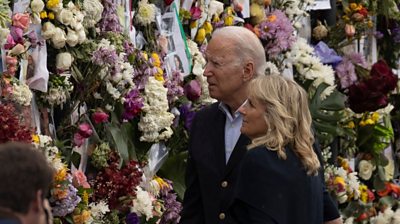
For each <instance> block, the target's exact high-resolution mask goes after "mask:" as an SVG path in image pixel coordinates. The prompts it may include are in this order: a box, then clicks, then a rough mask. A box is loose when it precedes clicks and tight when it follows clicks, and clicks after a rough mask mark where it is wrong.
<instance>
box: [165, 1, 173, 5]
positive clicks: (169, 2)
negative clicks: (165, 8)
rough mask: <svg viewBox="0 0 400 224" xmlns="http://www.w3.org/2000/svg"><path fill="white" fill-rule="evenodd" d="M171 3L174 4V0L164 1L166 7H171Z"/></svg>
mask: <svg viewBox="0 0 400 224" xmlns="http://www.w3.org/2000/svg"><path fill="white" fill-rule="evenodd" d="M172 2H174V0H164V3H165V4H166V5H171V3H172Z"/></svg>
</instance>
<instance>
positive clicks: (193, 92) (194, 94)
mask: <svg viewBox="0 0 400 224" xmlns="http://www.w3.org/2000/svg"><path fill="white" fill-rule="evenodd" d="M185 95H186V97H187V98H188V99H189V100H191V101H196V100H197V99H198V98H199V97H200V96H201V86H200V84H199V82H198V81H197V80H195V79H194V80H191V81H190V82H189V83H187V84H186V85H185Z"/></svg>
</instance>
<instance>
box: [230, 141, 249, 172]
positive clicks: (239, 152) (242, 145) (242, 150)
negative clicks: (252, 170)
mask: <svg viewBox="0 0 400 224" xmlns="http://www.w3.org/2000/svg"><path fill="white" fill-rule="evenodd" d="M249 143H250V139H249V138H248V137H246V136H245V135H243V134H241V135H240V137H239V140H238V141H237V143H236V145H235V148H234V149H233V152H232V154H231V157H230V158H229V161H228V164H227V166H226V169H225V172H224V177H225V176H226V175H228V174H229V173H230V172H231V171H232V169H233V168H235V167H236V166H237V163H239V162H240V160H241V159H242V158H243V156H244V155H245V154H246V151H247V149H246V146H247V145H248V144H249Z"/></svg>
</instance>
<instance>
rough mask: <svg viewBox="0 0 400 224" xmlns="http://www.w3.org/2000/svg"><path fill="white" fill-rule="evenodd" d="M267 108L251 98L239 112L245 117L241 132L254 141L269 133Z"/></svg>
mask: <svg viewBox="0 0 400 224" xmlns="http://www.w3.org/2000/svg"><path fill="white" fill-rule="evenodd" d="M265 109H266V106H265V105H263V104H261V103H260V102H259V101H258V100H256V99H252V98H249V99H248V100H247V103H246V104H245V105H243V106H242V107H241V108H239V112H240V113H241V114H242V116H243V123H242V127H241V128H240V132H242V133H243V134H244V135H246V136H247V137H249V138H250V139H254V138H257V137H260V136H263V135H265V134H266V133H267V130H268V126H267V122H266V121H265V119H264V114H265Z"/></svg>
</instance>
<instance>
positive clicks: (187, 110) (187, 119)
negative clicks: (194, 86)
mask: <svg viewBox="0 0 400 224" xmlns="http://www.w3.org/2000/svg"><path fill="white" fill-rule="evenodd" d="M179 112H180V113H181V115H180V117H182V118H183V119H184V127H185V128H186V130H190V128H191V127H192V122H193V119H194V116H195V115H196V112H195V111H194V110H193V109H192V104H191V103H186V104H183V105H182V106H181V107H180V108H179Z"/></svg>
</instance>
